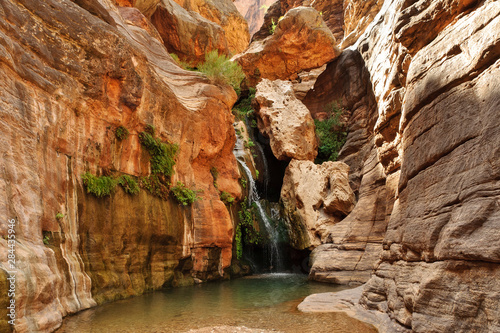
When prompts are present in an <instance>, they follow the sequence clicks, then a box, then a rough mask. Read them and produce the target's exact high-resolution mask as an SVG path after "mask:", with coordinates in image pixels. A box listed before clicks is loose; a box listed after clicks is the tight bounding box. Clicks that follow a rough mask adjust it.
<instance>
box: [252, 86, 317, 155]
mask: <svg viewBox="0 0 500 333" xmlns="http://www.w3.org/2000/svg"><path fill="white" fill-rule="evenodd" d="M255 100H256V101H257V103H258V106H259V107H258V111H257V112H256V115H257V125H258V127H259V130H260V131H261V132H262V133H263V134H264V135H266V136H268V137H269V139H270V145H271V149H272V151H273V154H274V156H275V157H276V158H277V159H279V160H290V159H292V158H293V159H297V160H314V158H315V157H316V155H317V149H318V142H317V139H316V132H315V127H314V121H313V119H312V117H311V115H310V113H309V111H308V110H307V108H306V107H305V106H304V104H302V102H301V101H299V100H298V99H297V98H296V97H295V95H294V92H293V87H292V84H291V83H290V82H288V81H281V80H276V81H270V80H267V79H264V80H262V81H261V83H259V84H258V85H257V92H256V94H255Z"/></svg>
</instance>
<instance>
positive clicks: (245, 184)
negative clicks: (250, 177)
mask: <svg viewBox="0 0 500 333" xmlns="http://www.w3.org/2000/svg"><path fill="white" fill-rule="evenodd" d="M240 184H241V187H243V188H244V189H245V188H247V180H246V179H245V178H240Z"/></svg>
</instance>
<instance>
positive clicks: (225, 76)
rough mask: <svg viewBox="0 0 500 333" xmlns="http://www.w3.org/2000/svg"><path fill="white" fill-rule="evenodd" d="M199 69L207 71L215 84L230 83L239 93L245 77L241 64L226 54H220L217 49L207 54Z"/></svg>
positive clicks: (203, 71)
mask: <svg viewBox="0 0 500 333" xmlns="http://www.w3.org/2000/svg"><path fill="white" fill-rule="evenodd" d="M198 71H200V72H202V73H205V74H206V75H207V76H208V78H209V79H210V80H211V81H212V82H213V83H215V84H229V85H230V86H231V87H233V89H234V90H235V91H236V93H237V94H239V93H240V84H241V81H243V79H244V78H245V74H244V73H243V70H242V69H241V66H240V65H239V64H238V63H237V62H234V61H231V60H230V59H229V58H228V57H226V56H225V55H219V53H218V52H217V50H214V51H211V52H209V53H207V54H205V62H204V63H203V64H201V65H199V66H198Z"/></svg>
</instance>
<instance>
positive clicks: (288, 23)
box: [235, 7, 339, 85]
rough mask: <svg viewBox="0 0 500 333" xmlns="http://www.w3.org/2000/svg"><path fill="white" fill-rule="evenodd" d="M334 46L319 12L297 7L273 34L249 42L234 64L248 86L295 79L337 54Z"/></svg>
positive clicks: (334, 42) (333, 38)
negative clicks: (261, 82) (242, 73)
mask: <svg viewBox="0 0 500 333" xmlns="http://www.w3.org/2000/svg"><path fill="white" fill-rule="evenodd" d="M335 44H336V41H335V37H334V36H333V35H332V33H331V31H330V30H329V29H328V28H327V26H326V25H325V23H324V21H323V19H322V18H321V15H320V14H319V12H318V11H316V10H315V9H313V8H310V7H298V8H294V9H292V10H290V11H289V12H288V13H287V14H286V15H285V16H284V17H283V19H282V20H281V21H279V23H278V24H277V26H276V30H275V32H274V34H272V35H271V36H269V37H267V38H266V39H264V40H260V41H254V42H252V44H251V45H250V47H249V48H248V49H247V50H246V51H245V53H243V54H241V55H238V56H237V57H236V58H235V60H236V61H238V63H239V64H240V65H241V67H242V68H243V71H244V72H245V75H246V77H247V79H248V80H249V81H250V84H251V85H256V84H257V83H258V82H259V81H260V79H263V78H267V79H270V80H276V79H282V80H284V79H289V78H295V77H296V76H297V73H298V72H300V71H302V70H308V69H313V68H318V67H321V66H322V65H324V64H325V63H327V62H329V61H331V60H332V59H334V58H335V57H336V56H337V55H338V54H339V50H338V48H337V47H336V46H335Z"/></svg>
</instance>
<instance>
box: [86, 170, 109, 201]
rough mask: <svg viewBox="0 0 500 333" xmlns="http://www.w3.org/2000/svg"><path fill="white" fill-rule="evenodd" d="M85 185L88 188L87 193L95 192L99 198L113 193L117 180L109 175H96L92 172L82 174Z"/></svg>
mask: <svg viewBox="0 0 500 333" xmlns="http://www.w3.org/2000/svg"><path fill="white" fill-rule="evenodd" d="M82 181H83V185H85V187H86V188H87V193H90V194H93V195H95V196H96V197H98V198H102V197H106V196H109V195H111V193H113V191H114V189H115V186H116V180H114V179H113V178H111V177H108V176H100V177H96V176H94V175H93V174H91V173H90V172H86V173H84V174H83V175H82Z"/></svg>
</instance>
